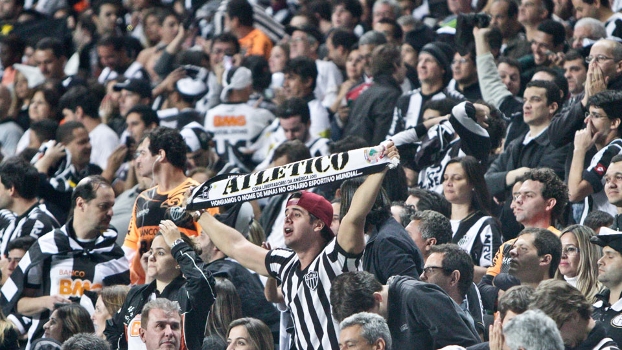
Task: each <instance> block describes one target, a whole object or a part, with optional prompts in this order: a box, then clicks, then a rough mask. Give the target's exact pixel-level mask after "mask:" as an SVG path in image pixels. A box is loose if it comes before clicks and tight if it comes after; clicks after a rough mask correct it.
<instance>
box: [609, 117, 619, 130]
mask: <svg viewBox="0 0 622 350" xmlns="http://www.w3.org/2000/svg"><path fill="white" fill-rule="evenodd" d="M619 127H620V118H615V119H613V120H612V121H611V127H610V128H611V129H612V130H617V129H618V128H619Z"/></svg>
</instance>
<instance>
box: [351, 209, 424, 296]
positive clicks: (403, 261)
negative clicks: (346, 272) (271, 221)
mask: <svg viewBox="0 0 622 350" xmlns="http://www.w3.org/2000/svg"><path fill="white" fill-rule="evenodd" d="M363 270H365V271H368V272H370V273H372V274H374V276H376V278H377V279H378V281H379V282H380V283H382V284H386V283H387V279H388V278H389V277H391V276H397V275H401V276H409V277H413V278H416V279H419V275H420V274H421V272H422V271H423V257H422V256H421V252H420V251H419V248H417V246H416V245H415V242H414V241H413V240H412V238H410V236H409V235H408V233H407V232H406V230H405V229H404V227H402V225H400V224H399V223H398V222H397V221H395V219H394V218H392V217H390V218H388V219H387V220H385V222H384V223H383V224H382V225H381V226H380V227H378V228H377V231H376V232H374V233H373V234H372V235H371V236H370V237H369V240H368V241H367V245H366V246H365V254H364V255H363Z"/></svg>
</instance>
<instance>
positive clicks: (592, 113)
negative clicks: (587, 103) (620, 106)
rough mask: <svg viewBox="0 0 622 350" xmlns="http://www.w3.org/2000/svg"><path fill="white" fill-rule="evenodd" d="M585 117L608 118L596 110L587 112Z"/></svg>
mask: <svg viewBox="0 0 622 350" xmlns="http://www.w3.org/2000/svg"><path fill="white" fill-rule="evenodd" d="M585 117H586V118H587V117H591V118H592V119H600V118H607V116H606V115H600V114H598V113H594V112H585Z"/></svg>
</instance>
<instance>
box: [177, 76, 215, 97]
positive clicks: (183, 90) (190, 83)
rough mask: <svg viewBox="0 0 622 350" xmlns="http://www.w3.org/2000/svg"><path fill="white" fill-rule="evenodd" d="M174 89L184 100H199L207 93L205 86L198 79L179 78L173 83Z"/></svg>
mask: <svg viewBox="0 0 622 350" xmlns="http://www.w3.org/2000/svg"><path fill="white" fill-rule="evenodd" d="M175 89H176V90H177V92H179V94H181V95H182V96H183V97H186V98H191V99H192V98H200V97H202V96H203V95H205V94H206V93H207V90H208V89H207V84H205V82H204V81H202V80H200V79H192V78H190V77H186V78H181V79H179V80H178V81H177V82H176V83H175Z"/></svg>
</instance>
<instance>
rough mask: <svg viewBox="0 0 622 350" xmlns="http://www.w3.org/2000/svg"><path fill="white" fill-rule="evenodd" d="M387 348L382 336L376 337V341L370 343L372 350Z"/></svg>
mask: <svg viewBox="0 0 622 350" xmlns="http://www.w3.org/2000/svg"><path fill="white" fill-rule="evenodd" d="M386 348H387V344H386V342H385V341H384V339H382V338H378V339H376V341H375V342H374V343H373V344H372V349H374V350H385V349H386Z"/></svg>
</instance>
